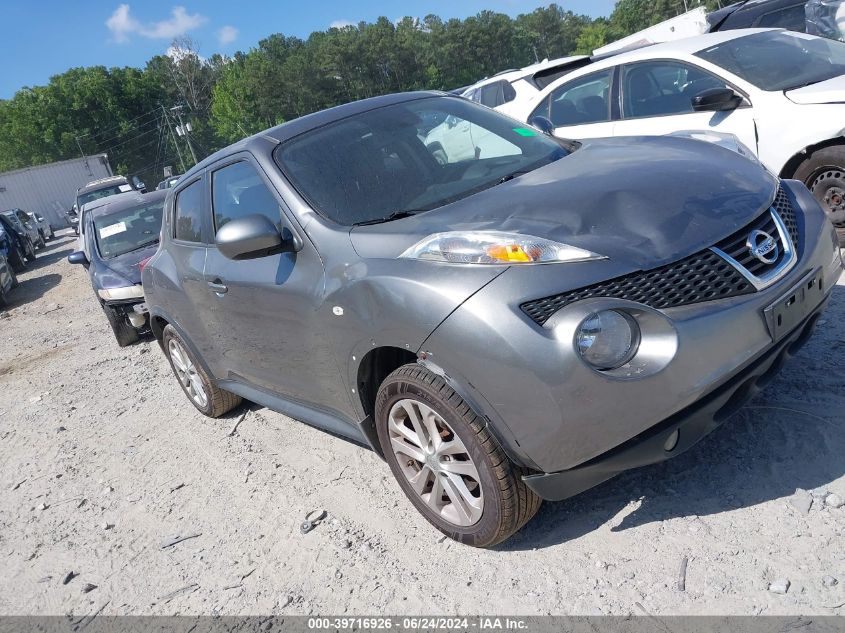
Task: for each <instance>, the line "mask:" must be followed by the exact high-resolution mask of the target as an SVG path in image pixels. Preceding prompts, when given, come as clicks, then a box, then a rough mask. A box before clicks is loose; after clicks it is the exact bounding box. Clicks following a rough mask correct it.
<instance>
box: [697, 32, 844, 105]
mask: <svg viewBox="0 0 845 633" xmlns="http://www.w3.org/2000/svg"><path fill="white" fill-rule="evenodd" d="M696 55H697V56H698V57H700V58H701V59H704V60H706V61H708V62H710V63H712V64H716V65H717V66H721V67H722V68H724V69H725V70H727V71H728V72H731V73H733V74H735V75H737V76H738V77H742V78H743V79H745V80H746V81H747V82H749V83H752V84H754V85H755V86H757V87H758V88H760V89H761V90H790V89H793V88H799V87H801V86H807V85H810V84H814V83H818V82H820V81H825V80H827V79H831V78H833V77H837V76H839V75H842V74H845V44H843V43H842V42H834V41H833V40H827V39H822V38H819V37H813V36H811V35H804V34H802V33H789V32H785V31H769V32H766V33H755V34H754V35H746V36H745V37H738V38H736V39H734V40H730V41H727V42H722V43H721V44H717V45H716V46H711V47H710V48H706V49H704V50H702V51H698V52H697V53H696Z"/></svg>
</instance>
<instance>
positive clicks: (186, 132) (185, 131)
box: [170, 105, 197, 165]
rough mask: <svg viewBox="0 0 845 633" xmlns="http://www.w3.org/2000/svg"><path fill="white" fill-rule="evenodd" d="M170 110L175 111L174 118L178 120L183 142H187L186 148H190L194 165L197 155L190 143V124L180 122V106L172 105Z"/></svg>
mask: <svg viewBox="0 0 845 633" xmlns="http://www.w3.org/2000/svg"><path fill="white" fill-rule="evenodd" d="M170 111H171V112H173V113H175V114H176V118H177V119H178V120H179V130H181V133H182V135H184V136H185V142H186V143H187V144H188V149H189V150H191V158H193V159H194V165H196V164H197V155H196V154H195V153H194V146H193V145H191V136H190V134H189V132H190V131H191V129H190V124H189V125H187V126H186V125H185V124H184V123H183V122H182V106H180V105H178V106H173V107H172V108H170Z"/></svg>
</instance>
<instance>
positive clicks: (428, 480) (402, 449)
mask: <svg viewBox="0 0 845 633" xmlns="http://www.w3.org/2000/svg"><path fill="white" fill-rule="evenodd" d="M387 428H388V433H389V437H390V446H391V448H392V449H393V452H394V454H395V457H396V461H397V463H398V464H399V468H400V470H401V471H402V473H403V474H404V475H405V477H406V478H407V480H408V483H409V484H410V485H411V488H412V489H413V491H414V492H415V493H416V494H417V495H419V497H420V498H421V499H422V500H423V501H424V502H425V503H426V505H427V506H428V507H429V508H430V509H431V510H432V511H433V512H434V513H435V514H437V515H438V516H440V517H441V518H442V519H443V520H445V521H448V522H449V523H451V524H453V525H457V526H461V527H468V526H471V525H474V524H475V523H477V522H478V521H479V520H480V519H481V515H482V512H483V510H484V495H483V491H482V488H481V478H480V476H479V474H478V468H477V467H476V466H475V464H474V463H473V461H472V457H470V455H469V451H468V450H467V448H466V446H465V445H464V443H463V442H462V441H461V439H460V438H459V437H458V434H457V433H455V431H454V430H453V429H452V428H451V427H450V426H449V424H448V423H447V422H446V421H445V420H444V419H443V417H442V416H441V415H440V414H439V413H437V412H436V411H435V410H434V409H432V408H431V407H429V406H428V405H426V404H424V403H422V402H420V401H419V400H412V399H405V400H400V401H398V402H396V404H394V405H393V407H391V409H390V413H389V415H388V424H387Z"/></svg>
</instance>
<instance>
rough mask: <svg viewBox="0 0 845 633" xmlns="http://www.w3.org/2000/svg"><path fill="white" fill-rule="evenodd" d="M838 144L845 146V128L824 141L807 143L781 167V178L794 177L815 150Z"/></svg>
mask: <svg viewBox="0 0 845 633" xmlns="http://www.w3.org/2000/svg"><path fill="white" fill-rule="evenodd" d="M837 145H841V146H843V147H845V129H842V130H840V131H839V133H838V134H837V135H836V136H834V137H831V138H829V139H826V140H824V141H819V142H818V143H814V144H812V145H807V146H806V147H805V148H803V149H802V150H801V151H799V152H797V153H795V154H793V155H792V156H791V157H790V158H789V159H788V160H787V161H786V162H785V163H784V165H783V167H781V170H780V173H779V174H778V175H779V176H780V177H781V178H793V177H794V175H795V172H796V171H797V170H798V168H799V167H800V166H801V164H802V163H803V162H804V161H806V160H808V159H809V158H810V157H811V156H812V155H813V153H814V152H817V151H819V150H820V149H826V148H828V147H836V146H837Z"/></svg>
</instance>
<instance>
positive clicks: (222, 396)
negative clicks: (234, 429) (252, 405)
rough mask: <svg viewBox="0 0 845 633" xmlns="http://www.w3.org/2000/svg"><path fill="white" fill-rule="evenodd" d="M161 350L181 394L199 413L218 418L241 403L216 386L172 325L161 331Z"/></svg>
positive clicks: (238, 398)
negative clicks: (179, 386) (186, 397)
mask: <svg viewBox="0 0 845 633" xmlns="http://www.w3.org/2000/svg"><path fill="white" fill-rule="evenodd" d="M162 347H163V348H164V354H165V356H167V360H168V362H169V363H170V368H171V369H172V370H173V375H174V376H176V380H178V381H179V384H180V385H181V387H182V391H183V392H184V393H185V395H186V396H188V400H190V401H191V404H192V405H194V406H195V407H196V408H197V410H198V411H199V412H200V413H202V414H203V415H207V416H208V417H210V418H218V417H220V416H221V415H223V414H224V413H226V412H228V411H231V410H232V409H234V408H235V407H236V406H238V405H239V404H240V403H241V401H242V400H241V397H240V396H237V395H235V394H233V393H232V392H231V391H226V390H225V389H220V388H219V387H217V386H215V384H214V383H213V382H212V381H211V379H210V378H209V377H208V374H206V373H205V370H204V369H203V367H202V365H201V364H200V363H198V362H197V359H196V358H195V357H194V355H193V353H191V351H190V348H189V347H188V346H187V345H186V344H185V341H183V340H182V337H180V336H179V333H178V332H177V331H176V328H174V327H173V326H172V325H166V326H165V328H164V331H163V332H162Z"/></svg>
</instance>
